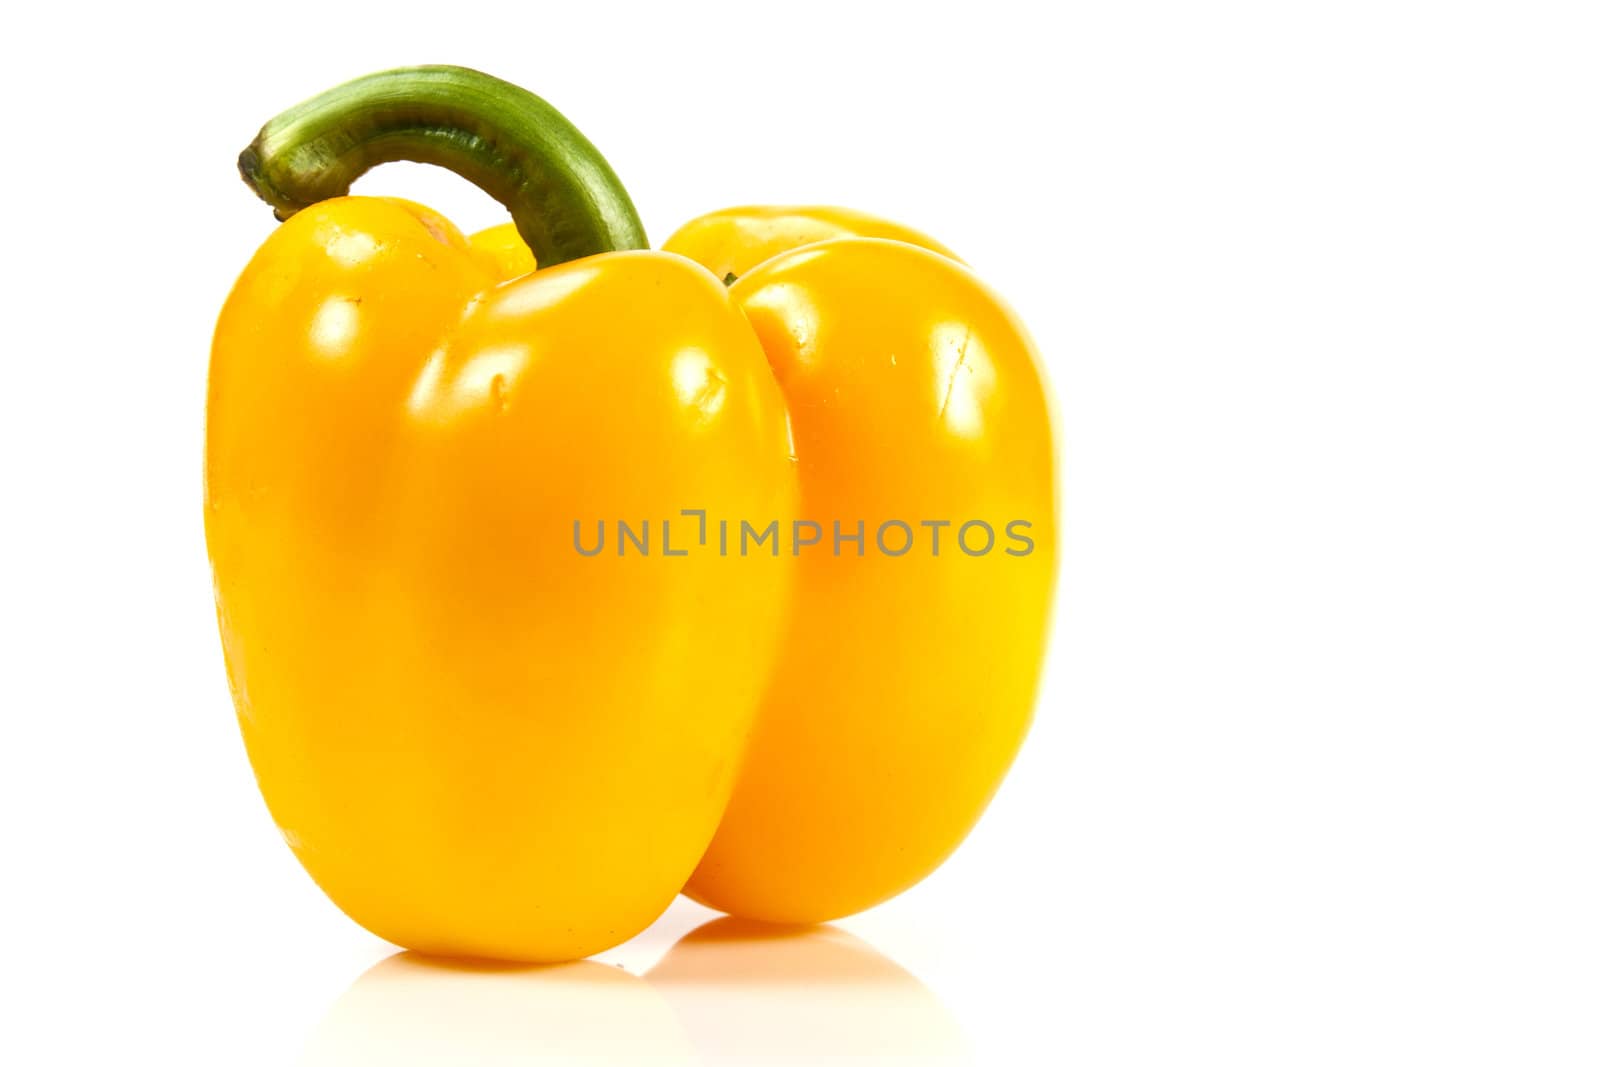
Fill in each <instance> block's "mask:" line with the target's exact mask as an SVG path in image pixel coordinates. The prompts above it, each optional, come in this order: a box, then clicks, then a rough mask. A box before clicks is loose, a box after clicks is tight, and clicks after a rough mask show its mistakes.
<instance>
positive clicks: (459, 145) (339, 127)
mask: <svg viewBox="0 0 1600 1067" xmlns="http://www.w3.org/2000/svg"><path fill="white" fill-rule="evenodd" d="M402 159H405V160H413V161H415V162H419V163H434V164H437V165H439V166H441V167H446V168H448V169H450V170H452V171H455V172H456V173H457V174H459V175H461V176H462V177H463V178H466V179H467V180H468V181H470V182H472V183H473V184H474V185H476V186H478V187H479V188H480V189H482V190H483V191H484V192H486V193H488V194H489V195H490V196H492V197H494V198H495V199H496V200H498V201H500V203H502V204H504V205H505V206H506V208H507V209H508V210H509V211H510V212H511V217H512V218H513V219H514V220H515V221H516V224H517V232H518V233H520V234H521V235H522V239H523V240H524V241H526V242H528V247H529V248H531V249H533V254H534V257H535V258H536V259H537V260H538V262H539V266H541V267H550V266H554V265H556V264H557V263H564V262H566V261H568V260H572V259H579V258H581V257H583V256H590V255H594V254H596V253H598V252H612V251H617V250H620V249H628V248H648V247H649V243H648V241H647V240H646V239H645V235H644V226H643V225H642V224H641V223H640V222H639V216H638V213H637V212H636V211H634V208H633V202H632V201H631V200H629V199H628V193H627V190H626V189H624V188H623V187H622V183H621V182H620V181H619V180H618V179H617V176H616V174H615V173H614V172H613V171H612V170H611V167H610V166H609V165H608V164H607V163H606V161H605V158H604V157H603V156H601V155H600V152H599V150H598V149H596V148H595V146H594V145H592V144H590V143H589V141H588V139H587V138H585V137H584V136H583V134H581V133H579V132H578V130H577V128H576V127H574V126H573V125H572V123H570V122H568V121H567V120H566V119H565V118H564V117H562V115H561V113H560V112H559V111H557V110H556V109H555V108H553V107H551V106H550V105H549V104H547V103H545V102H544V101H543V100H541V99H540V98H539V97H537V96H535V95H533V94H532V93H530V92H528V91H527V90H526V89H521V88H518V87H517V86H515V85H512V84H511V83H510V82H504V81H501V80H500V79H499V78H492V77H490V76H489V75H487V74H481V73H479V72H478V71H475V70H468V69H466V68H465V67H444V66H434V67H402V68H400V69H398V70H389V71H384V72H382V73H380V74H369V75H367V76H366V77H364V78H357V79H356V80H354V81H351V82H346V83H345V84H343V85H340V86H337V87H335V88H333V89H329V90H328V91H327V92H325V93H322V94H321V95H319V96H314V97H312V98H311V99H310V100H307V101H306V102H305V103H303V104H298V105H296V106H295V107H292V108H290V109H289V110H288V111H285V112H284V113H283V114H281V115H279V116H278V117H277V118H275V119H273V120H272V121H270V122H268V123H267V124H266V125H265V126H263V127H261V132H260V133H258V134H257V135H256V139H255V140H254V141H252V142H250V146H249V147H248V148H246V149H245V150H244V151H243V152H241V153H240V154H239V173H240V174H241V175H243V176H244V180H245V182H246V183H247V184H249V186H250V187H251V188H252V189H254V190H255V192H256V195H258V196H260V197H261V199H263V200H265V201H266V202H267V203H269V204H271V205H272V207H273V213H274V214H275V215H277V217H278V218H279V219H286V218H288V217H289V216H290V215H292V214H294V213H295V212H296V211H299V210H300V209H301V208H305V207H309V206H310V205H312V204H314V203H316V202H317V201H319V200H327V199H329V198H330V197H335V196H344V195H346V194H347V193H348V192H349V191H350V183H351V182H353V181H355V179H357V178H359V177H360V176H361V175H363V174H365V173H366V172H367V171H368V170H370V169H372V168H373V167H376V166H378V165H379V164H381V163H391V162H394V161H396V160H402Z"/></svg>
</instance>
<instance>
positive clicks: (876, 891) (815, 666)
mask: <svg viewBox="0 0 1600 1067" xmlns="http://www.w3.org/2000/svg"><path fill="white" fill-rule="evenodd" d="M862 229H863V230H864V231H872V232H881V229H882V227H881V226H875V225H874V226H863V227H862ZM700 231H701V227H700V226H699V225H698V224H697V223H691V224H690V225H689V226H688V227H685V228H684V229H683V230H680V231H679V234H680V235H682V234H685V233H688V234H691V235H698V234H699V233H700ZM795 236H796V235H795V234H793V233H791V234H790V235H789V237H790V240H791V241H792V240H793V239H794V238H795ZM770 237H771V235H770V234H764V235H761V236H760V238H759V239H757V240H755V241H754V243H753V245H752V250H749V251H742V250H738V249H730V248H728V247H727V246H726V245H721V246H719V247H718V248H717V252H718V254H719V256H721V257H722V258H718V259H716V260H715V261H714V262H706V264H705V265H706V266H708V267H709V268H710V269H712V270H713V271H717V270H721V269H722V268H723V267H724V266H725V265H726V264H728V263H734V262H742V261H744V259H746V258H748V257H749V256H753V255H757V254H760V252H762V251H766V250H768V249H769V248H771V247H773V244H772V242H771V241H770ZM697 240H698V238H697ZM923 243H924V244H931V242H923ZM666 247H667V248H668V249H669V250H674V249H675V250H680V251H684V252H685V254H693V255H700V254H702V252H703V251H704V246H702V245H699V244H697V243H691V242H683V243H681V244H680V243H679V237H677V236H675V237H674V238H673V239H672V240H670V241H668V243H667V246H666ZM790 247H791V248H792V250H790V251H787V252H784V253H783V254H780V255H777V256H776V257H775V258H773V259H771V260H768V261H767V262H765V263H763V264H761V265H760V266H757V267H756V268H755V269H753V270H750V271H749V272H748V273H745V274H743V275H742V276H741V277H740V278H739V280H738V281H737V282H736V283H735V284H734V285H733V288H732V293H733V297H734V301H735V302H736V303H737V304H738V305H739V307H740V308H741V309H742V310H743V311H744V313H745V315H746V316H747V317H748V318H749V319H750V322H751V324H752V325H753V326H754V327H755V330H756V333H757V335H758V336H759V337H760V338H761V343H762V346H763V347H764V349H765V350H766V355H767V360H768V362H769V363H770V364H771V365H772V368H773V371H774V373H775V374H776V375H777V378H778V381H779V384H780V385H781V387H782V389H783V392H784V398H785V401H786V403H787V405H788V408H789V413H790V419H791V421H792V424H793V430H794V444H795V455H796V457H797V461H798V464H797V469H798V474H799V479H800V506H799V512H798V513H799V515H800V516H801V517H802V518H810V519H814V520H818V521H820V522H822V523H823V524H824V525H825V528H827V529H828V531H829V533H830V534H831V532H832V531H831V526H828V525H827V524H829V523H830V522H831V521H832V520H834V519H842V520H844V522H845V524H846V527H847V528H849V527H851V526H853V524H854V522H855V520H858V519H862V520H865V521H866V529H867V534H866V536H867V537H868V538H869V539H875V536H876V530H877V527H878V526H879V524H880V523H881V522H883V521H886V520H891V519H898V520H901V521H904V522H906V523H907V524H909V525H910V527H911V528H912V531H913V533H914V535H915V536H916V537H917V538H918V539H919V542H920V543H918V544H917V545H916V546H915V547H913V548H912V550H911V551H908V552H906V553H905V554H904V555H900V556H891V555H887V554H885V552H884V551H882V550H881V549H880V546H879V545H877V544H871V545H870V546H869V547H870V550H869V551H867V552H866V554H865V555H864V556H858V555H856V554H855V552H856V550H855V548H854V546H853V545H849V544H846V545H844V546H843V551H842V552H841V553H840V554H838V555H835V554H834V552H833V551H831V549H832V548H833V547H834V546H833V545H832V544H825V545H824V548H825V549H826V550H823V551H809V552H806V553H804V554H802V555H801V556H800V557H799V558H797V559H796V564H797V566H798V571H797V574H796V584H795V600H794V604H793V606H792V608H791V615H790V622H789V629H788V633H787V637H786V638H785V641H784V646H783V650H782V652H781V654H780V656H779V660H778V663H777V666H776V667H775V669H774V673H773V677H772V680H771V681H770V683H769V684H768V686H767V689H766V693H765V697H764V699H763V703H762V708H761V711H760V713H759V715H758V718H757V727H756V731H755V733H754V735H753V736H752V739H751V743H750V748H749V750H748V751H747V752H746V754H745V762H744V769H743V771H742V773H741V776H740V779H739V784H738V787H737V788H736V790H735V792H734V795H733V799H732V800H731V801H730V803H729V807H728V811H727V814H726V815H724V817H723V821H722V825H721V827H720V828H719V829H718V831H717V835H716V837H715V838H714V839H713V841H712V843H711V847H710V849H709V850H708V851H707V853H706V856H705V858H704V859H703V860H702V861H701V863H700V866H699V868H698V869H697V870H696V871H695V874H694V877H693V878H692V879H691V880H690V882H689V885H688V887H687V888H686V890H685V892H686V893H687V894H688V895H689V896H691V897H693V898H694V899H695V900H698V901H700V902H701V903H704V904H707V905H709V906H711V907H714V908H718V909H720V910H722V911H727V912H730V913H733V914H735V915H740V916H744V917H747V918H754V919H761V920H766V921H769V922H783V923H808V922H822V921H826V920H829V919H834V918H838V917H840V916H843V915H848V914H851V913H853V912H856V911H860V910H862V909H864V908H867V907H870V906H872V905H874V904H877V903H879V902H880V901H883V900H885V899H887V898H889V897H891V896H893V895H895V894H896V893H899V892H901V891H902V890H904V889H905V888H907V887H908V886H910V885H912V884H913V883H915V882H917V881H919V880H920V879H922V878H923V877H924V876H926V875H927V874H928V873H930V872H931V871H932V870H933V869H934V868H935V867H937V866H938V865H939V864H940V862H941V861H943V859H944V858H945V857H946V856H947V855H949V854H950V852H952V851H953V850H954V849H955V848H956V846H957V845H958V844H960V842H961V840H962V839H963V838H964V837H965V836H966V835H967V833H968V831H969V830H970V829H971V828H972V826H973V825H974V824H975V823H976V821H977V819H978V817H979V815H980V814H981V813H982V812H983V809H984V807H985V806H986V805H987V804H988V802H989V799H990V797H991V796H992V795H993V793H994V791H995V789H996V788H997V787H998V786H999V784H1000V780H1001V778H1002V777H1003V776H1004V775H1005V772H1006V770H1007V769H1008V767H1009V766H1010V764H1011V762H1012V759H1013V758H1014V756H1015V755H1016V752H1017V749H1018V747H1019V746H1020V745H1021V743H1022V739H1023V736H1024V734H1025V733H1026V730H1027V726H1028V723H1029V720H1030V718H1031V715H1032V708H1033V702H1034V696H1035V689H1036V686H1037V683H1038V678H1039V669H1040V663H1041V660H1042V658H1043V654H1044V640H1045V635H1046V631H1047V627H1048V621H1049V615H1050V601H1051V596H1052V591H1053V586H1054V576H1055V565H1056V564H1055V541H1056V532H1055V515H1056V502H1055V489H1054V487H1055V472H1054V452H1053V445H1052V438H1051V431H1050V415H1049V409H1048V404H1047V402H1046V396H1045V392H1044V387H1043V383H1042V381H1041V377H1040V372H1039V367H1038V362H1037V358H1036V355H1035V352H1034V349H1033V345H1032V343H1031V342H1030V340H1029V339H1028V336H1027V333H1026V331H1025V330H1024V329H1023V327H1022V325H1021V323H1020V322H1019V321H1018V320H1017V318H1016V317H1015V316H1014V315H1013V314H1012V313H1011V312H1010V311H1009V310H1008V309H1007V308H1006V307H1005V306H1004V305H1003V304H1002V303H1001V301H1000V300H999V299H998V297H996V296H995V294H993V293H992V292H991V291H990V290H988V289H987V288H986V287H984V286H983V285H982V283H980V282H979V281H978V280H977V278H976V277H974V276H973V274H972V273H971V272H970V271H968V270H967V269H966V268H965V267H963V266H961V265H960V264H958V263H957V262H955V261H954V260H953V258H951V257H949V256H948V255H939V254H935V253H934V252H930V251H926V250H925V249H924V248H917V247H912V246H911V245H909V244H905V243H901V242H897V241H888V240H879V239H863V238H842V239H838V240H829V241H826V242H823V243H820V244H814V245H809V246H806V245H804V244H803V242H802V243H799V245H798V246H795V245H793V244H791V246H790ZM702 262H704V261H702ZM973 520H983V521H987V522H988V523H989V524H990V528H991V529H992V530H993V531H994V533H995V538H996V541H995V544H994V546H993V548H992V549H991V550H990V551H989V552H988V553H987V554H984V555H982V556H970V555H968V554H967V552H966V551H965V549H964V548H963V545H962V544H961V543H960V542H959V536H960V527H961V526H962V525H963V524H965V523H967V522H971V521H973ZM1017 520H1021V521H1023V522H1027V523H1029V526H1028V527H1026V528H1023V527H1016V528H1014V532H1016V533H1019V534H1022V535H1023V536H1025V537H1026V538H1027V539H1028V541H1029V543H1030V544H1031V549H1030V550H1029V551H1027V552H1026V554H1024V555H1007V554H1003V553H1005V552H1007V550H1010V551H1012V552H1017V553H1021V552H1023V545H1022V542H1020V541H1015V540H1012V539H1010V538H1008V537H1007V536H1006V532H1007V530H1008V527H1009V524H1010V523H1012V522H1013V521H1017ZM940 521H947V522H949V523H950V525H949V526H948V527H945V528H943V530H942V543H941V544H940V546H939V549H940V554H939V555H937V556H935V555H934V554H933V551H932V548H933V546H932V544H931V541H930V540H929V538H930V535H931V534H933V533H934V532H935V529H934V528H930V527H925V526H923V525H921V524H922V523H924V522H932V523H938V522H940ZM888 537H889V549H890V550H898V549H899V548H900V544H901V542H902V541H903V539H904V536H903V534H902V533H901V532H900V531H899V530H898V529H891V531H890V533H889V534H888ZM825 541H826V539H825ZM968 541H969V544H968V545H967V547H970V548H971V549H973V550H977V549H979V548H981V547H982V545H983V543H984V535H983V533H982V530H981V528H980V527H972V528H970V530H969V531H968Z"/></svg>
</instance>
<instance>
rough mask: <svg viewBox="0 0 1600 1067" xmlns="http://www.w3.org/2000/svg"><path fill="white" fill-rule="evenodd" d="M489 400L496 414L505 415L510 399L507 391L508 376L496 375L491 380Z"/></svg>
mask: <svg viewBox="0 0 1600 1067" xmlns="http://www.w3.org/2000/svg"><path fill="white" fill-rule="evenodd" d="M489 399H490V401H492V402H493V404H494V410H495V412H496V414H504V413H505V410H506V405H507V404H508V403H509V402H510V397H509V396H508V393H507V390H506V376H505V375H504V374H496V375H495V376H494V377H493V378H491V379H489Z"/></svg>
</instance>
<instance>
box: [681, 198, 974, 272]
mask: <svg viewBox="0 0 1600 1067" xmlns="http://www.w3.org/2000/svg"><path fill="white" fill-rule="evenodd" d="M835 237H882V238H884V239H886V240H890V241H901V242H903V243H905V244H909V245H916V246H917V247H918V248H926V249H928V250H929V251H931V252H938V253H939V254H940V255H942V256H947V257H949V258H950V259H955V260H956V261H957V262H960V260H959V259H957V257H956V254H955V253H954V252H952V251H950V250H949V249H948V248H946V247H945V246H944V245H942V244H940V243H939V242H938V241H935V240H934V239H933V238H932V237H929V236H928V235H927V234H925V233H922V232H920V231H918V230H913V229H912V228H911V227H909V226H902V225H901V224H900V223H898V222H890V221H889V220H888V219H880V218H878V217H877V216H875V215H868V214H867V213H866V212H864V211H854V210H852V209H850V208H847V207H833V206H825V205H816V204H811V205H806V206H802V207H771V206H765V205H751V206H746V207H731V208H724V209H723V210H721V211H713V212H712V213H711V214H709V215H701V216H700V217H699V218H697V219H694V220H692V221H690V222H687V223H685V224H684V225H683V226H680V227H679V228H678V231H677V232H676V233H674V234H673V235H672V236H671V237H669V238H667V243H666V244H664V245H662V246H661V247H662V248H664V249H666V250H667V251H668V252H676V253H678V254H679V255H680V256H688V257H689V258H690V259H692V260H694V261H695V262H696V263H699V264H701V265H702V266H704V267H705V268H706V269H707V270H709V271H710V272H711V273H712V274H715V275H716V276H717V277H719V278H721V279H723V280H724V281H727V282H728V283H729V284H730V285H731V284H732V283H733V282H735V281H737V280H738V279H740V278H742V277H744V276H745V275H746V274H748V273H750V271H752V270H754V269H755V268H756V267H758V266H759V265H761V264H762V263H765V262H766V261H767V260H769V259H771V258H772V257H773V256H775V255H777V254H778V253H780V252H787V251H788V250H789V249H791V248H799V247H801V246H802V245H812V244H817V243H818V242H821V241H827V240H830V239H832V238H835Z"/></svg>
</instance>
